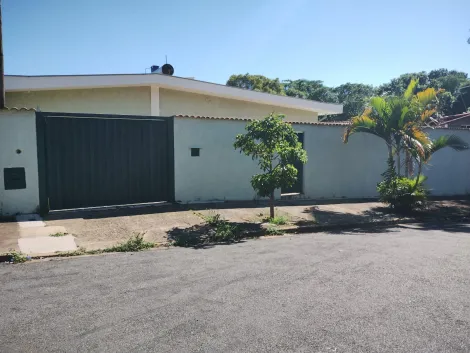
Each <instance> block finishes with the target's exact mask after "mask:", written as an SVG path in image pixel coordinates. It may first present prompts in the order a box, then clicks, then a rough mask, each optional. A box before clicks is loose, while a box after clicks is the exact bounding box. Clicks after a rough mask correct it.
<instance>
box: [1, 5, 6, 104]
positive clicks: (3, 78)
mask: <svg viewBox="0 0 470 353" xmlns="http://www.w3.org/2000/svg"><path fill="white" fill-rule="evenodd" d="M4 108H5V69H4V67H3V33H2V2H1V0H0V109H4Z"/></svg>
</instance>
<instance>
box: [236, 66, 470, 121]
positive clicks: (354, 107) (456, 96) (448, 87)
mask: <svg viewBox="0 0 470 353" xmlns="http://www.w3.org/2000/svg"><path fill="white" fill-rule="evenodd" d="M413 78H415V80H417V83H416V87H415V89H416V90H417V91H424V90H426V89H428V88H434V89H435V90H441V89H443V90H445V92H443V93H441V94H440V95H439V97H438V98H439V99H438V101H437V105H436V115H441V116H443V115H453V114H459V113H463V112H466V111H467V110H468V109H469V108H470V80H469V79H468V75H467V74H466V73H465V72H461V71H456V70H447V69H437V70H432V71H430V72H429V73H426V72H424V71H422V72H418V73H407V74H403V75H400V76H399V77H397V78H394V79H392V80H390V82H388V83H385V84H383V85H381V86H379V87H378V88H374V87H372V86H370V85H365V84H357V83H349V82H348V83H345V84H342V85H340V86H337V87H328V86H325V85H324V83H323V81H320V80H306V79H300V80H284V81H279V79H270V78H267V77H265V76H262V75H249V74H245V75H232V76H231V77H230V79H229V80H228V81H227V85H229V86H233V87H239V88H244V89H251V90H256V91H260V92H267V93H273V94H279V95H287V96H290V97H296V98H303V99H311V100H316V101H320V102H327V103H341V104H343V114H338V115H333V116H329V117H326V120H348V119H350V118H352V117H355V116H358V115H360V114H361V113H362V111H363V110H364V107H365V106H366V105H367V103H368V101H369V99H370V98H371V97H373V96H375V95H378V96H390V95H391V96H402V95H403V94H404V93H405V91H406V89H407V88H408V85H409V84H410V82H411V80H412V79H413Z"/></svg>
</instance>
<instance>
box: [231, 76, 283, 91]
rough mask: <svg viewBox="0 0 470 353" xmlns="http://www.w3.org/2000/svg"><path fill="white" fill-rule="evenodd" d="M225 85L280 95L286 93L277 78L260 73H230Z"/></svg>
mask: <svg viewBox="0 0 470 353" xmlns="http://www.w3.org/2000/svg"><path fill="white" fill-rule="evenodd" d="M227 86H231V87H238V88H243V89H249V90H252V91H259V92H266V93H271V94H278V95H281V96H285V95H286V94H285V91H284V86H283V84H282V83H281V82H280V81H279V79H277V78H276V79H270V78H267V77H265V76H262V75H250V74H245V75H232V76H230V78H229V79H228V81H227Z"/></svg>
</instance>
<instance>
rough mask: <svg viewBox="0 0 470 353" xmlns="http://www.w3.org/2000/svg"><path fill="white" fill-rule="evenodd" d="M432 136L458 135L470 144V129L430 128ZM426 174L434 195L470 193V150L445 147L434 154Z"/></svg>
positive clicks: (426, 168)
mask: <svg viewBox="0 0 470 353" xmlns="http://www.w3.org/2000/svg"><path fill="white" fill-rule="evenodd" d="M428 133H429V135H430V136H431V137H432V138H437V137H439V136H442V135H457V136H459V137H460V138H462V139H463V140H464V141H466V142H467V143H468V144H469V145H470V130H450V129H449V130H447V131H446V130H445V129H436V130H428ZM424 174H425V175H426V176H427V177H428V180H427V181H426V185H427V186H428V188H430V191H431V193H432V195H436V196H450V195H467V194H469V193H470V150H467V151H462V152H456V151H454V150H452V149H450V148H444V149H442V150H440V151H437V152H436V153H434V154H433V156H432V158H431V161H430V163H429V165H428V166H426V167H425V170H424Z"/></svg>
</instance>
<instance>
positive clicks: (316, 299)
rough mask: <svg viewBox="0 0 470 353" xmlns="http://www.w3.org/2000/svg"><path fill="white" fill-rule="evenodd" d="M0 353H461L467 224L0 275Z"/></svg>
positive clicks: (103, 259)
mask: <svg viewBox="0 0 470 353" xmlns="http://www.w3.org/2000/svg"><path fill="white" fill-rule="evenodd" d="M0 281H1V283H0V284H1V287H0V295H1V302H0V303H1V304H0V317H1V320H0V342H1V351H2V352H9V353H12V352H337V353H339V352H414V353H416V352H469V351H470V228H469V227H466V226H464V227H456V228H453V229H448V230H447V231H442V230H435V229H434V230H433V229H426V230H419V229H410V228H397V229H389V230H386V231H380V230H377V231H374V232H368V233H339V234H310V235H299V236H293V237H279V238H275V239H263V240H253V241H248V242H245V243H241V244H236V245H227V246H217V247H214V248H210V249H200V250H193V249H170V250H157V251H150V252H144V253H138V254H115V255H104V256H93V257H81V258H74V259H65V260H58V261H47V262H37V263H30V264H26V265H16V266H14V265H1V266H0Z"/></svg>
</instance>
